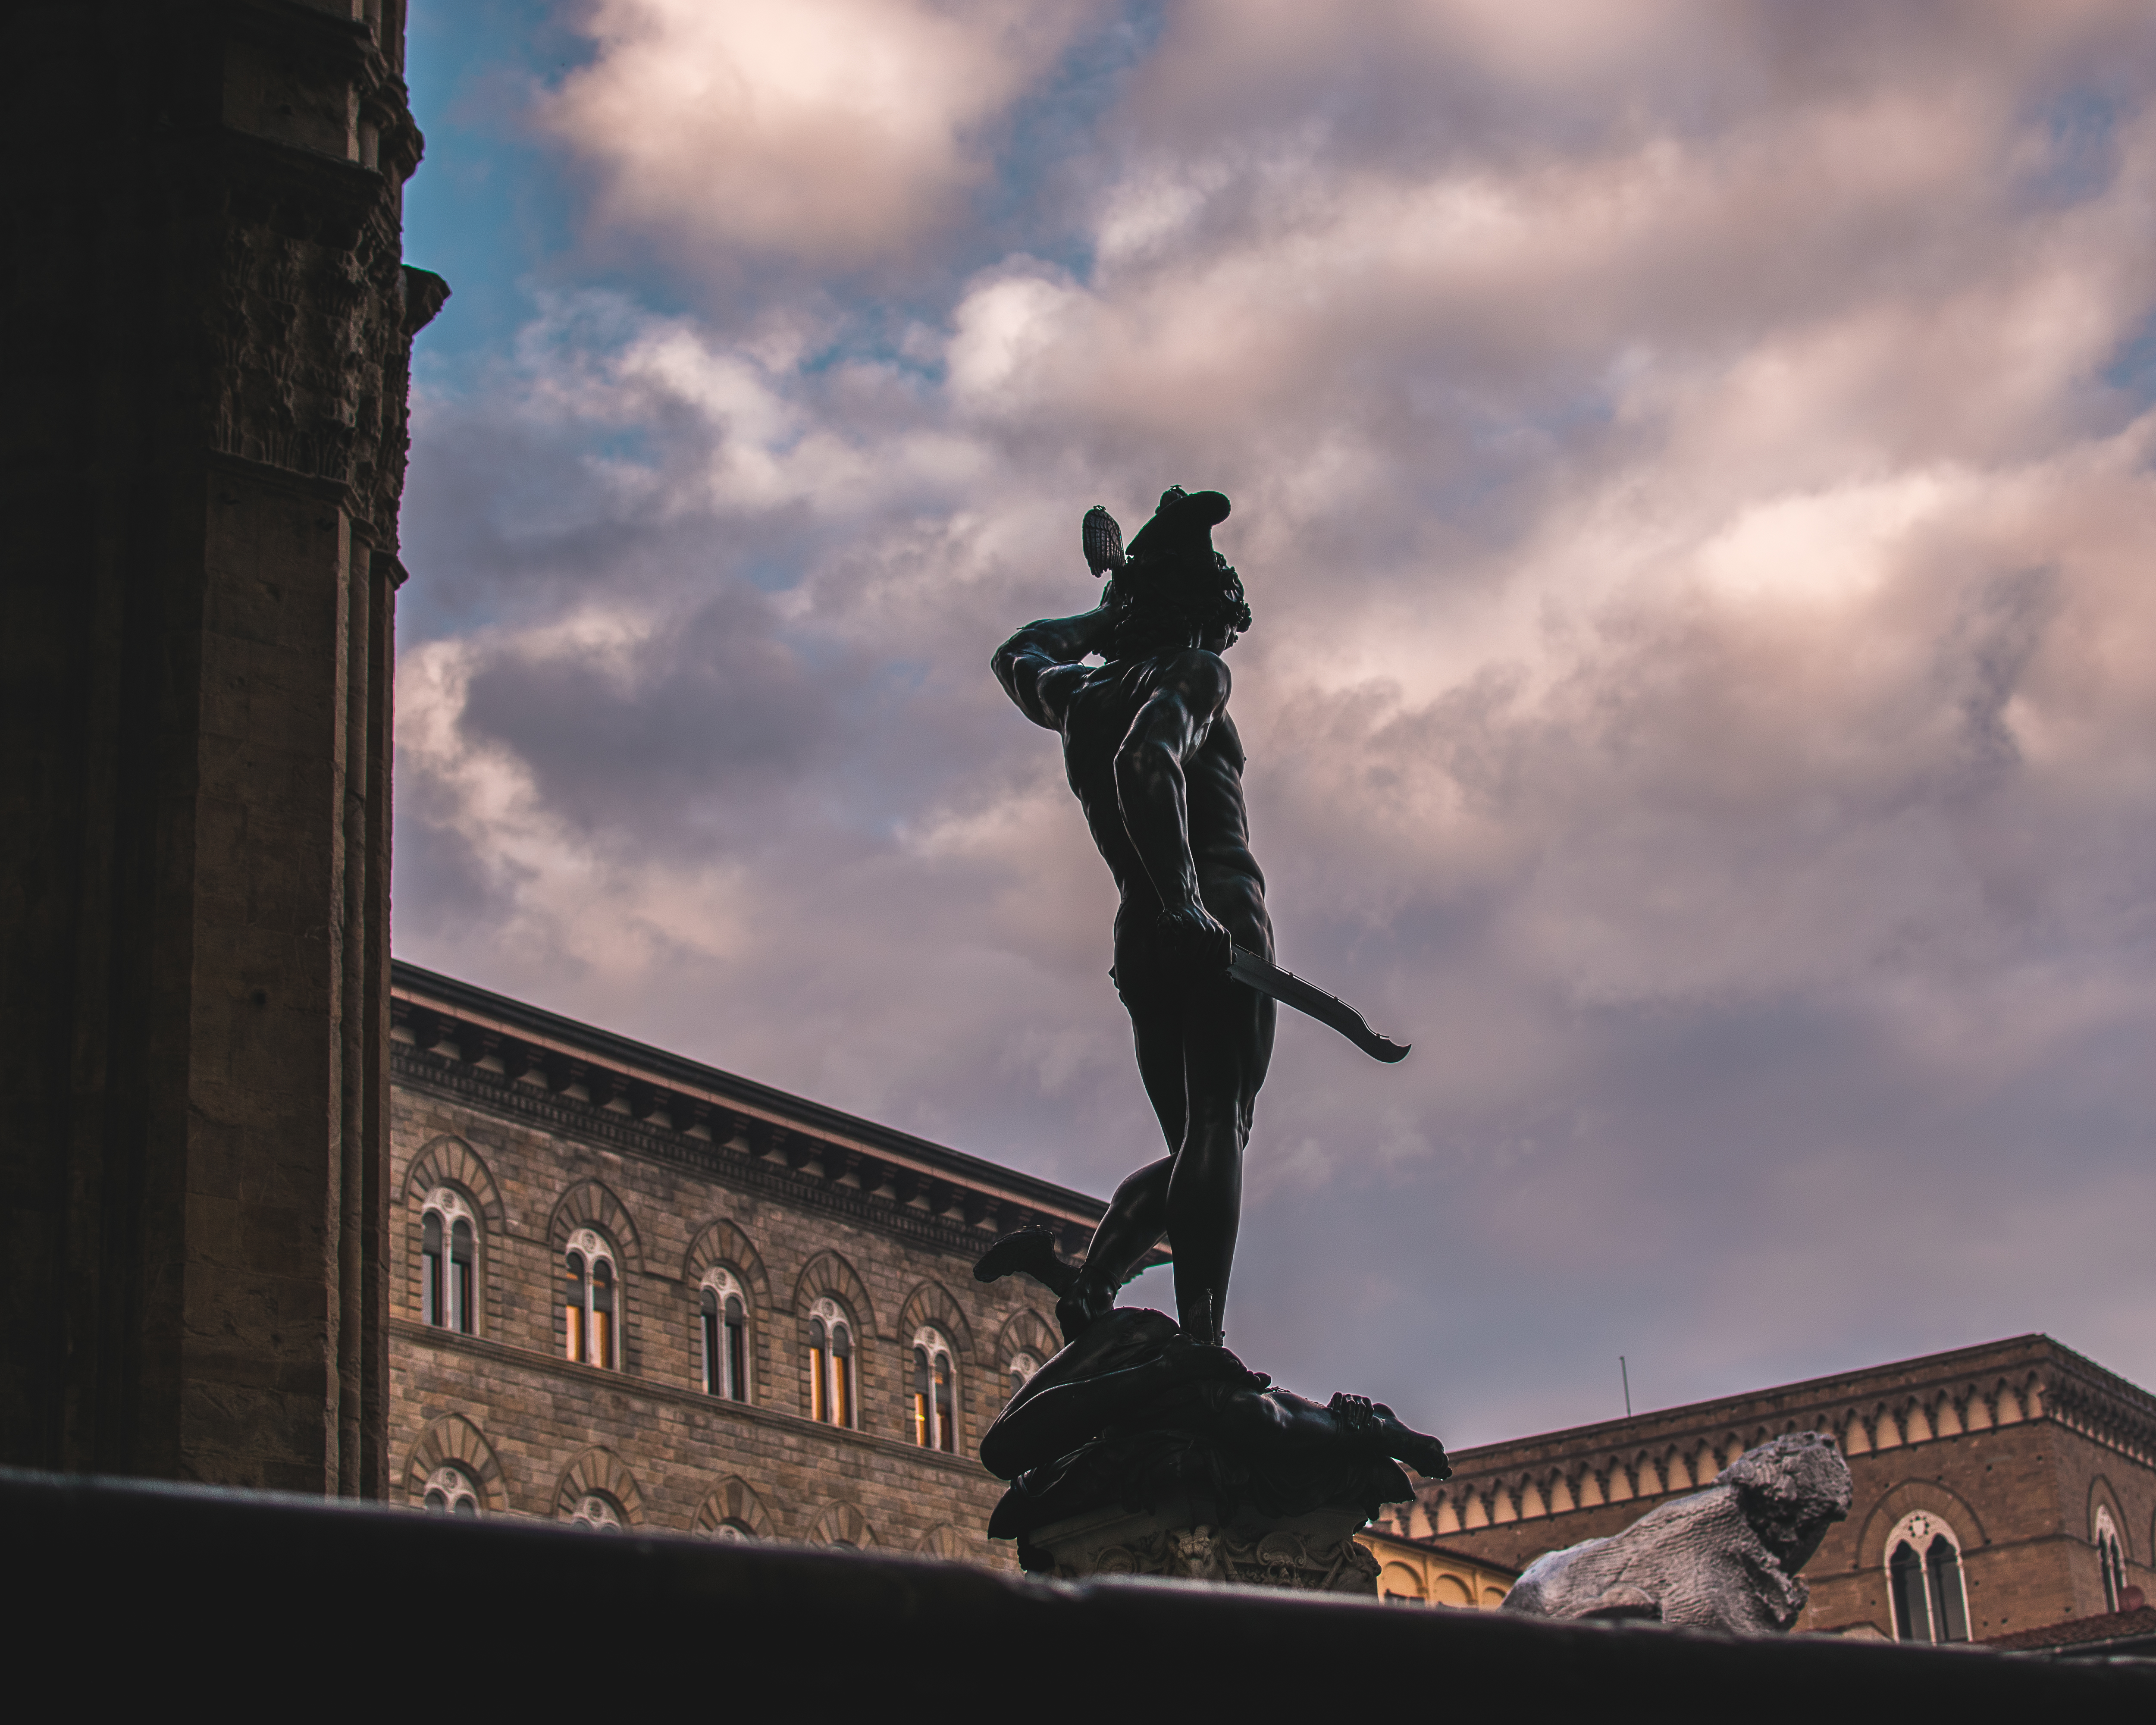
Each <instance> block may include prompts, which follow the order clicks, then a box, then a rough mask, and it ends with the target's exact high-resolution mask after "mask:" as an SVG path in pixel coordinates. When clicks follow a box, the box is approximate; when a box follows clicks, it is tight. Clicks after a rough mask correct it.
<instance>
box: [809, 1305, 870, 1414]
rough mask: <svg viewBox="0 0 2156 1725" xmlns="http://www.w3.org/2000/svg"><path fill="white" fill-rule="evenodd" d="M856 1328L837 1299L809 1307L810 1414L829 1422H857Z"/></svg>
mask: <svg viewBox="0 0 2156 1725" xmlns="http://www.w3.org/2000/svg"><path fill="white" fill-rule="evenodd" d="M858 1388H859V1386H858V1384H856V1382H855V1378H854V1327H853V1324H852V1322H851V1321H850V1320H849V1319H848V1317H846V1314H845V1313H844V1312H842V1311H841V1310H839V1303H838V1301H835V1300H819V1301H817V1302H816V1303H815V1304H814V1306H812V1307H809V1308H808V1417H809V1418H810V1419H812V1420H821V1421H823V1423H824V1425H853V1424H854V1407H855V1402H856V1400H857V1399H858V1395H857V1391H858Z"/></svg>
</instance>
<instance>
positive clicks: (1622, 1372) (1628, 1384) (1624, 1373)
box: [1617, 1353, 1632, 1420]
mask: <svg viewBox="0 0 2156 1725" xmlns="http://www.w3.org/2000/svg"><path fill="white" fill-rule="evenodd" d="M1617 1375H1618V1376H1619V1377H1620V1378H1623V1379H1624V1380H1625V1418H1626V1419H1627V1420H1630V1418H1631V1417H1632V1374H1631V1373H1630V1371H1629V1370H1628V1369H1626V1368H1625V1356H1624V1355H1623V1354H1621V1353H1620V1354H1619V1355H1618V1356H1617Z"/></svg>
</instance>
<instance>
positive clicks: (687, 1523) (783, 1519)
mask: <svg viewBox="0 0 2156 1725" xmlns="http://www.w3.org/2000/svg"><path fill="white" fill-rule="evenodd" d="M393 1014H394V1024H395V1029H394V1032H393V1036H394V1040H393V1070H394V1074H395V1083H394V1087H393V1103H392V1108H393V1115H392V1118H393V1128H392V1143H393V1158H394V1178H393V1185H392V1197H391V1210H390V1214H391V1219H392V1230H391V1239H392V1262H393V1268H394V1271H395V1275H394V1278H393V1291H392V1301H393V1306H392V1322H391V1327H390V1336H391V1343H390V1355H391V1363H392V1376H393V1397H392V1415H391V1430H392V1441H393V1448H394V1451H395V1456H396V1463H395V1466H396V1469H397V1472H396V1478H395V1481H394V1487H395V1489H394V1491H393V1496H396V1497H402V1498H403V1499H404V1501H407V1502H411V1503H413V1504H414V1505H419V1504H422V1503H423V1502H425V1500H426V1497H427V1492H428V1490H429V1485H430V1482H434V1481H437V1480H438V1476H439V1472H440V1471H441V1470H443V1469H444V1468H446V1469H449V1470H450V1471H451V1472H452V1473H453V1474H454V1475H456V1476H460V1477H461V1479H462V1480H463V1481H465V1482H467V1484H468V1485H469V1486H470V1490H471V1492H472V1496H473V1497H474V1499H475V1502H476V1503H477V1506H478V1507H479V1509H480V1512H482V1513H483V1514H493V1515H509V1516H512V1517H537V1518H540V1519H543V1520H567V1519H570V1518H572V1517H573V1516H574V1514H575V1512H576V1511H577V1507H578V1505H579V1503H580V1502H581V1501H582V1500H583V1498H584V1497H586V1496H587V1495H589V1494H591V1493H598V1494H599V1495H602V1496H603V1497H605V1498H607V1499H608V1500H610V1501H611V1502H612V1503H613V1506H614V1507H615V1508H616V1510H617V1511H618V1512H619V1516H620V1517H621V1519H622V1521H623V1522H624V1525H625V1526H628V1527H636V1528H643V1529H648V1530H652V1531H670V1532H683V1533H690V1532H704V1533H709V1532H712V1531H713V1530H714V1529H716V1528H717V1527H720V1526H721V1524H722V1523H726V1522H732V1523H734V1524H735V1525H736V1528H737V1531H740V1530H745V1531H746V1532H747V1533H748V1534H749V1535H751V1536H752V1537H755V1538H766V1539H782V1540H788V1541H793V1542H797V1543H810V1544H839V1543H843V1544H846V1545H850V1546H854V1547H856V1548H865V1547H870V1546H873V1547H875V1548H877V1549H880V1550H884V1551H896V1552H900V1553H911V1552H927V1553H931V1554H933V1555H937V1556H940V1557H946V1558H963V1559H966V1560H968V1561H972V1562H975V1563H987V1564H990V1565H993V1566H998V1567H1004V1568H1009V1567H1010V1566H1011V1564H1012V1562H1013V1558H1012V1555H1011V1553H1010V1550H1009V1548H1008V1547H996V1546H991V1545H990V1543H988V1539H987V1537H986V1530H987V1527H988V1515H989V1512H990V1511H991V1510H992V1509H993V1507H994V1506H995V1503H996V1501H997V1499H998V1497H1000V1496H1001V1495H1002V1491H1003V1487H1002V1486H1001V1484H1000V1482H998V1481H997V1480H995V1479H994V1478H993V1477H992V1476H990V1475H989V1474H988V1472H987V1471H986V1470H985V1469H983V1467H982V1466H981V1465H980V1463H979V1462H978V1461H977V1460H975V1459H974V1457H975V1454H976V1451H977V1448H978V1444H979V1441H980V1437H981V1434H982V1433H983V1431H984V1430H986V1429H987V1427H988V1422H989V1421H990V1420H993V1418H994V1417H995V1415H996V1414H997V1413H998V1412H999V1411H1000V1410H1001V1409H1002V1408H1003V1405H1004V1403H1005V1402H1006V1401H1007V1400H1008V1399H1009V1396H1010V1394H1011V1390H1012V1389H1013V1386H1014V1378H1013V1375H1012V1368H1013V1365H1014V1363H1016V1362H1017V1361H1018V1360H1019V1358H1020V1357H1021V1356H1029V1357H1030V1358H1031V1359H1032V1361H1033V1363H1034V1364H1036V1365H1038V1364H1040V1363H1044V1362H1045V1360H1046V1359H1047V1358H1048V1357H1049V1355H1050V1353H1053V1352H1054V1350H1055V1348H1057V1347H1058V1346H1059V1345H1060V1342H1059V1338H1058V1337H1057V1336H1056V1333H1055V1327H1054V1324H1053V1322H1052V1317H1051V1301H1050V1296H1048V1294H1047V1293H1046V1291H1045V1290H1044V1289H1042V1288H1041V1287H1039V1286H1038V1285H1037V1284H1035V1283H1034V1282H1032V1281H1028V1280H1026V1279H1024V1278H1022V1277H1011V1278H1008V1279H1006V1280H1004V1281H999V1282H995V1283H993V1284H988V1285H983V1284H982V1283H979V1282H977V1281H974V1280H973V1275H972V1271H973V1263H974V1260H975V1259H976V1258H977V1257H978V1255H979V1254H980V1252H981V1251H982V1250H983V1248H984V1247H986V1245H988V1242H989V1241H990V1240H993V1238H994V1237H995V1236H996V1235H997V1234H998V1232H999V1231H1002V1230H1006V1229H1009V1228H1010V1227H1014V1226H1016V1225H1019V1224H1024V1223H1029V1222H1030V1223H1038V1224H1046V1225H1048V1226H1050V1227H1053V1228H1055V1229H1056V1230H1058V1231H1059V1233H1060V1235H1061V1236H1062V1239H1063V1242H1064V1244H1065V1248H1066V1250H1070V1249H1075V1248H1077V1247H1078V1246H1080V1245H1081V1244H1082V1242H1083V1241H1084V1240H1085V1239H1086V1237H1087V1236H1088V1235H1090V1233H1091V1228H1092V1225H1093V1224H1094V1223H1095V1222H1096V1221H1097V1219H1099V1216H1100V1214H1101V1205H1100V1204H1099V1203H1098V1202H1097V1201H1096V1200H1094V1199H1089V1198H1086V1197H1085V1196H1083V1195H1082V1194H1078V1193H1074V1192H1070V1191H1066V1190H1064V1189H1060V1188H1058V1187H1055V1186H1051V1185H1050V1184H1048V1183H1046V1182H1045V1181H1040V1180H1037V1179H1034V1178H1031V1177H1029V1176H1027V1175H1024V1174H1020V1173H1016V1172H1015V1171H1014V1170H1011V1169H1008V1168H998V1167H996V1166H995V1165H993V1164H992V1163H984V1162H982V1161H980V1160H978V1158H972V1157H968V1156H964V1155H962V1154H960V1153H957V1152H955V1151H952V1150H949V1149H947V1148H945V1147H942V1146H939V1145H936V1144H932V1143H929V1142H925V1141H923V1140H920V1139H916V1138H912V1137H909V1136H907V1135H906V1134H904V1133H901V1132H895V1131H893V1130H891V1128H889V1127H881V1126H879V1125H876V1124H875V1122H868V1121H863V1120H858V1119H853V1118H850V1117H845V1116H843V1115H840V1114H838V1113H837V1112H836V1111H833V1110H829V1109H827V1108H823V1107H819V1106H817V1105H815V1104H814V1103H811V1102H808V1101H804V1100H803V1099H802V1098H800V1097H797V1096H788V1095H786V1094H784V1093H783V1092H780V1091H774V1090H772V1089H770V1088H769V1087H767V1086H762V1085H758V1084H756V1083H753V1082H752V1081H747V1080H744V1079H741V1078H738V1077H736V1076H733V1075H731V1074H727V1073H723V1072H720V1071H717V1070H713V1069H711V1068H706V1067H701V1066H698V1065H695V1064H694V1063H691V1062H690V1061H687V1060H682V1059H680V1057H678V1056H674V1055H666V1054H665V1053H664V1052H663V1051H661V1050H654V1049H643V1048H639V1047H638V1046H637V1045H634V1044H629V1043H626V1042H624V1041H623V1040H620V1039H619V1038H614V1037H610V1036H608V1035H606V1034H604V1033H603V1032H599V1031H597V1030H593V1029H591V1028H590V1027H588V1026H584V1025H579V1024H574V1023H572V1022H571V1021H569V1020H567V1019H559V1018H557V1017H555V1016H554V1015H552V1014H547V1013H543V1012H540V1011H538V1010H537V1009H532V1008H530V1007H526V1006H524V1005H523V1004H521V1003H518V1002H515V1001H511V1000H507V999H502V998H501V997H499V996H494V995H489V994H485V993H482V992H481V991H480V990H478V989H476V988H471V987H470V986H469V985H466V984H464V983H457V982H454V980H453V979H451V978H445V977H440V976H435V975H432V974H430V973H427V972H424V971H421V970H418V969H417V968H414V967H413V966H410V965H406V964H399V965H398V967H397V971H396V981H395V988H394V1000H393ZM444 1192H446V1193H449V1194H452V1195H453V1196H454V1199H455V1200H456V1202H457V1203H458V1204H459V1206H460V1207H461V1210H462V1212H463V1213H464V1214H466V1215H468V1216H469V1218H470V1221H471V1224H472V1225H473V1228H474V1230H475V1236H476V1239H475V1245H476V1258H477V1262H476V1264H475V1276H474V1283H475V1286H474V1296H475V1297H474V1299H473V1301H472V1307H473V1313H472V1319H471V1329H470V1333H463V1332H459V1331H458V1330H456V1329H454V1327H450V1326H449V1324H448V1323H446V1322H436V1323H429V1322H424V1321H423V1320H424V1318H425V1317H426V1315H427V1307H426V1303H425V1301H424V1299H423V1293H422V1281H421V1276H422V1264H423V1240H424V1233H423V1229H424V1215H425V1211H426V1207H427V1204H428V1203H429V1199H430V1198H431V1197H434V1195H435V1194H441V1193H444ZM583 1228H590V1229H592V1230H594V1231H595V1232H597V1233H598V1235H599V1236H600V1237H601V1238H602V1239H603V1240H604V1242H605V1244H606V1246H607V1249H608V1251H609V1252H610V1253H611V1255H612V1259H613V1263H614V1264H615V1266H616V1268H617V1271H618V1274H619V1286H618V1289H617V1295H618V1301H619V1305H618V1312H619V1327H620V1333H619V1358H618V1360H617V1361H616V1362H615V1363H612V1364H609V1365H607V1366H603V1367H602V1366H598V1365H592V1364H583V1363H576V1362H572V1361H571V1360H570V1359H568V1358H567V1357H566V1347H565V1343H566V1335H565V1330H564V1321H563V1313H562V1301H561V1288H562V1268H563V1264H564V1255H565V1251H566V1249H567V1245H568V1242H569V1240H570V1237H571V1235H572V1233H573V1232H575V1231H576V1230H580V1229H583ZM712 1270H722V1271H725V1272H726V1274H727V1275H729V1276H731V1277H732V1278H733V1280H734V1282H735V1284H736V1285H737V1286H738V1287H739V1289H740V1290H741V1292H742V1296H743V1297H744V1299H745V1301H746V1304H747V1321H748V1336H747V1363H748V1384H747V1397H746V1399H742V1400H733V1399H727V1398H726V1397H724V1396H721V1395H715V1394H710V1393H709V1392H708V1389H707V1387H706V1383H705V1380H704V1374H703V1361H702V1357H701V1330H700V1319H699V1310H700V1308H699V1306H698V1296H699V1292H700V1290H701V1285H702V1279H703V1276H704V1274H705V1272H706V1271H712ZM824 1297H830V1298H834V1299H835V1300H836V1301H838V1303H839V1306H840V1307H842V1309H843V1310H844V1312H845V1313H846V1315H847V1317H849V1319H850V1322H851V1323H852V1325H853V1328H854V1334H855V1361H856V1368H857V1387H858V1390H859V1400H858V1410H857V1414H856V1417H855V1422H854V1425H852V1427H851V1428H850V1429H848V1428H841V1427H839V1426H837V1425H831V1424H826V1423H824V1422H822V1421H819V1420H816V1419H814V1417H812V1414H813V1412H814V1409H813V1408H812V1404H811V1402H810V1399H809V1394H808V1345H809V1329H808V1325H809V1318H810V1308H811V1307H812V1306H813V1305H814V1303H815V1302H816V1301H818V1300H819V1298H824ZM924 1326H929V1327H933V1328H934V1329H935V1330H936V1331H937V1332H939V1333H940V1334H941V1335H942V1337H943V1338H944V1339H945V1340H946V1341H947V1343H949V1345H950V1347H951V1348H952V1353H953V1355H954V1356H955V1359H956V1363H957V1414H958V1418H957V1440H956V1445H955V1449H954V1451H953V1453H951V1454H949V1455H946V1454H943V1453H941V1452H940V1451H937V1450H929V1449H923V1448H921V1447H920V1446H919V1445H918V1444H917V1443H916V1435H917V1432H916V1425H915V1415H914V1407H913V1400H912V1349H913V1344H914V1338H915V1337H916V1334H917V1333H918V1332H919V1331H920V1330H921V1328H922V1327H924Z"/></svg>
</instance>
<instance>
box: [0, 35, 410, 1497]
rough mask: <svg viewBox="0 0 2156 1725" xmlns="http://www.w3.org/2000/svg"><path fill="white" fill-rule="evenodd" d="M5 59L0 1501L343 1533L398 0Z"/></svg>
mask: <svg viewBox="0 0 2156 1725" xmlns="http://www.w3.org/2000/svg"><path fill="white" fill-rule="evenodd" d="M10 22H11V26H12V28H11V31H10V35H9V53H8V55H7V56H6V57H5V71H4V74H0V75H4V76H5V78H6V79H7V80H8V83H7V90H6V99H5V100H4V101H0V114H4V121H0V123H4V125H5V126H6V128H7V132H6V136H7V137H8V144H9V146H10V147H9V151H8V161H9V166H10V173H9V177H8V198H9V201H10V208H9V210H8V218H9V219H8V221H7V223H5V230H6V237H5V242H4V243H5V244H6V245H7V247H8V258H7V262H8V270H7V281H8V289H7V291H8V312H9V316H8V322H7V330H8V335H7V341H8V363H7V365H6V366H5V367H0V371H4V373H5V376H6V379H7V386H6V387H7V389H8V412H7V413H6V414H5V415H4V417H0V436H4V438H5V439H6V447H7V457H6V460H5V463H4V483H5V485H6V488H7V490H6V494H5V495H6V518H7V520H8V526H9V535H10V547H9V561H10V565H11V572H13V573H14V574H15V576H16V578H15V579H13V580H11V582H10V583H8V607H9V612H8V617H7V619H6V627H5V628H4V629H0V689H4V691H5V692H6V697H7V705H6V716H5V727H6V728H5V742H6V752H5V757H4V758H5V760H6V762H7V763H8V773H7V775H6V777H5V778H4V780H0V883H4V885H0V975H4V977H5V979H6V986H5V989H4V991H0V1012H4V1013H5V1014H6V1016H5V1019H4V1021H0V1205H4V1214H0V1229H3V1230H4V1234H3V1235H0V1237H4V1240H5V1245H6V1249H5V1251H4V1254H0V1256H4V1260H5V1271H4V1275H0V1299H4V1301H5V1302H6V1312H7V1320H6V1321H7V1327H8V1337H9V1346H8V1348H7V1349H6V1350H4V1351H0V1460H4V1461H8V1462H13V1463H20V1464H27V1465H30V1466H43V1467H52V1468H62V1469H85V1470H96V1471H106V1472H115V1473H132V1474H145V1475H154V1476H166V1477H172V1478H179V1479H192V1480H201V1481H214V1482H220V1483H226V1484H234V1485H245V1486H277V1487H283V1488H285V1489H290V1490H296V1491H321V1492H331V1493H341V1494H345V1495H379V1494H380V1493H381V1492H382V1491H383V1490H384V1489H385V1488H386V1486H387V1482H388V1457H387V1452H386V1450H385V1449H384V1447H383V1444H384V1438H385V1435H386V1430H387V1420H388V1400H387V1397H388V1350H387V1327H386V1326H387V1313H388V1288H387V1285H386V1283H385V1281H383V1279H382V1264H383V1259H384V1253H385V1250H386V1242H385V1240H384V1239H383V1237H382V1225H383V1219H384V1214H385V1212H384V1205H385V1203H386V1196H387V1194H386V1174H387V1168H386V1164H385V1158H384V1155H383V1147H384V1127H385V1116H386V1112H387V1107H388V1065H387V1054H388V1049H387V1045H388V964H389V953H388V882H389V873H388V870H389V843H390V831H389V736H390V672H391V665H392V652H393V617H394V608H395V592H396V588H397V586H398V583H399V581H400V580H401V579H402V578H403V570H402V568H401V567H400V565H399V564H398V559H397V549H398V547H397V506H398V495H399V493H400V490H401V489H402V485H403V469H404V459H405V425H404V403H405V390H406V375H407V372H406V368H407V364H408V353H409V347H410V341H411V336H412V333H413V331H414V330H416V329H417V328H418V326H420V325H421V324H422V323H423V322H424V321H426V319H427V318H428V317H429V316H431V315H432V313H433V312H434V310H435V309H436V308H437V307H438V306H439V304H440V302H441V300H442V298H443V297H444V295H445V294H446V291H447V290H446V289H445V288H444V286H443V285H442V284H441V283H440V281H439V280H438V279H436V278H434V277H431V276H429V275H425V274H423V272H419V271H415V270H408V269H407V268H406V267H405V266H404V265H403V262H402V258H401V239H400V231H401V219H402V218H401V198H402V187H403V182H404V180H405V179H406V177H408V175H409V174H410V173H411V172H412V170H413V167H414V166H415V165H416V163H417V162H418V156H419V149H420V141H419V136H418V131H417V130H416V129H415V128H414V127H413V124H412V121H411V118H410V116H409V114H408V110H407V107H406V103H405V95H404V86H403V80H402V77H401V69H402V62H403V4H402V0H346V3H343V4H335V3H330V0H316V3H311V4H307V3H300V0H188V3H177V0H162V3H161V0H101V3H99V4H96V5H84V4H80V3H73V0H28V3H24V4H21V5H18V6H16V7H14V8H11V12H10Z"/></svg>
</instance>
